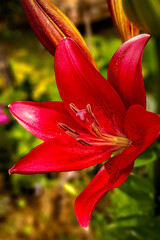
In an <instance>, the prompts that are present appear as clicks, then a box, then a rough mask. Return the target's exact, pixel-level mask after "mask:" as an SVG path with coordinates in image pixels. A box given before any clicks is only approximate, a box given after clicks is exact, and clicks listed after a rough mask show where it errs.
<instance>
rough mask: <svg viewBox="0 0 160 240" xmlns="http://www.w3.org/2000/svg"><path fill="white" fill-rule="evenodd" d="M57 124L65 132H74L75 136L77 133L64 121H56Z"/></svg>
mask: <svg viewBox="0 0 160 240" xmlns="http://www.w3.org/2000/svg"><path fill="white" fill-rule="evenodd" d="M58 126H59V127H60V128H61V129H62V130H64V131H65V132H66V131H68V132H71V133H74V134H76V135H77V136H78V135H79V134H78V133H77V132H76V131H75V130H74V129H72V128H70V127H68V126H67V125H66V124H64V123H58Z"/></svg>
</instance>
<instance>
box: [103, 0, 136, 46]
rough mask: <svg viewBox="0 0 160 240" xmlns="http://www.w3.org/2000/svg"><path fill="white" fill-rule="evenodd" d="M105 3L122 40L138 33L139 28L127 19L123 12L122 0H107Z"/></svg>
mask: <svg viewBox="0 0 160 240" xmlns="http://www.w3.org/2000/svg"><path fill="white" fill-rule="evenodd" d="M107 4H108V9H109V11H110V14H111V17H112V19H113V21H114V23H115V25H116V27H117V29H118V31H119V33H120V36H121V39H122V42H125V41H127V40H129V39H130V38H132V37H134V36H136V35H138V33H139V29H138V28H137V27H136V26H135V25H133V23H132V22H130V21H129V20H128V18H127V17H126V15H125V13H124V10H123V6H122V0H107Z"/></svg>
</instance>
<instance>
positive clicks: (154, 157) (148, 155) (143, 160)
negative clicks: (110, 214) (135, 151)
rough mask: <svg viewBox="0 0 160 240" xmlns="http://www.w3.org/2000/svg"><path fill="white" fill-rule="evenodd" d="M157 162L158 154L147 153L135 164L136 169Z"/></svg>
mask: <svg viewBox="0 0 160 240" xmlns="http://www.w3.org/2000/svg"><path fill="white" fill-rule="evenodd" d="M156 160H157V154H156V152H153V151H152V152H151V151H150V152H149V151H146V152H144V153H142V154H141V156H140V157H139V158H137V159H136V160H135V162H134V167H141V166H144V165H147V164H149V163H152V162H154V161H156Z"/></svg>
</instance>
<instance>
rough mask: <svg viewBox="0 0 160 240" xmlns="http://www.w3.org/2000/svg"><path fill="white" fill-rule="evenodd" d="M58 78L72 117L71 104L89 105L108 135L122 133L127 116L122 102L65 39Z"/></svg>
mask: <svg viewBox="0 0 160 240" xmlns="http://www.w3.org/2000/svg"><path fill="white" fill-rule="evenodd" d="M55 74H56V80H57V85H58V88H59V92H60V95H61V97H62V99H63V101H64V104H65V106H66V108H67V110H68V111H69V112H70V114H71V115H72V116H73V117H75V114H74V113H73V111H72V110H71V109H70V107H69V104H70V103H74V104H75V105H76V106H77V108H78V109H85V108H86V106H87V104H90V105H91V107H92V110H93V112H94V115H95V116H96V118H97V120H98V122H99V123H100V126H103V128H104V129H105V130H106V131H107V132H109V133H113V134H116V131H115V129H117V130H119V131H121V132H122V129H123V125H124V124H123V123H124V117H125V113H126V111H125V107H124V104H123V102H122V101H121V99H120V97H119V96H118V94H117V93H116V91H115V90H114V88H113V87H112V86H111V85H110V84H109V83H108V82H107V81H106V80H105V79H104V78H103V77H102V75H101V74H100V73H99V72H98V71H97V70H96V69H95V68H94V67H93V66H92V65H91V63H90V62H89V61H88V60H87V58H86V57H85V55H84V54H83V52H82V51H81V49H80V48H79V47H78V45H77V44H76V43H75V42H74V41H73V40H72V39H70V38H65V39H63V40H62V41H61V42H60V43H59V45H58V47H57V49H56V52H55ZM76 120H77V121H78V119H76Z"/></svg>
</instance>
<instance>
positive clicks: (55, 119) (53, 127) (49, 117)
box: [9, 101, 84, 141]
mask: <svg viewBox="0 0 160 240" xmlns="http://www.w3.org/2000/svg"><path fill="white" fill-rule="evenodd" d="M9 110H10V112H11V113H12V115H13V116H14V118H15V119H16V120H17V121H18V122H19V123H20V124H21V125H22V126H23V127H24V128H25V129H26V130H27V131H28V132H30V133H32V134H33V135H34V136H36V137H38V138H40V139H42V140H44V141H46V140H49V139H52V138H54V137H55V136H57V135H62V134H64V131H63V130H62V129H60V128H59V127H58V123H59V122H63V123H64V124H66V125H68V126H71V127H72V128H73V129H74V130H76V131H82V127H81V126H80V125H78V124H77V123H76V121H74V119H73V118H72V117H71V116H70V115H69V113H68V112H67V110H66V108H65V106H64V104H63V103H62V102H43V103H38V102H29V101H23V102H15V103H12V104H11V105H10V106H9ZM83 131H84V130H83Z"/></svg>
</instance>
